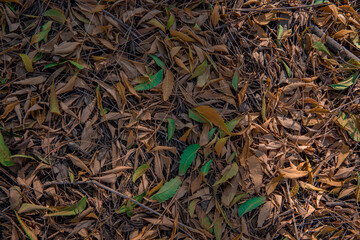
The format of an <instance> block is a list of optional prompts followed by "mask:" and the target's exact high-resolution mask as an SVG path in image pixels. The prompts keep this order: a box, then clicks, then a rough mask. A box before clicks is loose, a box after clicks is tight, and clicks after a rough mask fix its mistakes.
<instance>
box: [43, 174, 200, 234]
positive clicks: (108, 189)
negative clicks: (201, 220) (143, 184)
mask: <svg viewBox="0 0 360 240" xmlns="http://www.w3.org/2000/svg"><path fill="white" fill-rule="evenodd" d="M76 184H94V185H96V186H98V187H100V188H102V189H105V190H107V191H109V192H111V193H114V194H116V195H118V196H120V197H121V198H124V199H126V200H129V201H130V202H133V203H135V204H136V205H138V206H139V207H142V208H144V209H146V210H148V211H149V212H151V213H153V214H155V215H157V216H159V217H162V216H163V215H162V214H160V213H159V212H157V211H155V210H153V209H151V208H149V207H147V206H145V205H144V204H142V203H140V202H138V201H136V200H135V199H133V198H131V197H129V196H126V195H124V194H122V193H120V192H118V191H116V190H114V189H111V188H109V187H107V186H105V185H103V184H101V183H99V182H97V181H94V180H89V181H83V182H73V183H71V182H66V181H59V182H49V183H46V184H44V186H43V187H47V186H50V185H76ZM165 217H166V218H167V219H168V220H170V221H171V222H174V221H175V220H174V219H172V218H169V217H167V216H165ZM178 225H179V226H181V227H184V228H187V229H188V230H190V231H192V232H196V233H199V234H203V233H202V232H200V231H198V230H196V229H194V228H192V227H189V226H187V225H185V224H183V223H180V222H178ZM179 229H180V230H182V231H183V232H184V233H186V234H187V235H188V236H189V237H190V238H191V239H194V238H193V237H192V236H191V234H190V233H189V232H187V231H186V230H184V229H183V228H180V227H179Z"/></svg>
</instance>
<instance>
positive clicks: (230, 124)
mask: <svg viewBox="0 0 360 240" xmlns="http://www.w3.org/2000/svg"><path fill="white" fill-rule="evenodd" d="M243 118H244V116H240V117H237V118H234V119H233V120H231V121H229V122H226V123H225V124H226V126H227V128H228V129H229V131H230V132H232V131H233V130H234V129H235V127H236V126H237V125H238V124H239V122H240V121H241V120H242V119H243ZM224 134H225V133H224V131H223V130H220V137H223V136H224Z"/></svg>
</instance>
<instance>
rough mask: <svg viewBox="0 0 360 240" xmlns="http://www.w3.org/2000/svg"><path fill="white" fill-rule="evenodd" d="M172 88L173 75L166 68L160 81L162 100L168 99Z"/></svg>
mask: <svg viewBox="0 0 360 240" xmlns="http://www.w3.org/2000/svg"><path fill="white" fill-rule="evenodd" d="M173 88H174V75H173V73H172V72H171V71H170V70H169V69H166V72H165V78H164V80H163V82H162V90H163V99H164V101H167V100H168V99H169V97H170V95H171V92H172V90H173Z"/></svg>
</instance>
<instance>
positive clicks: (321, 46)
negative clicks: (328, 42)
mask: <svg viewBox="0 0 360 240" xmlns="http://www.w3.org/2000/svg"><path fill="white" fill-rule="evenodd" d="M312 47H313V48H315V49H317V50H319V51H322V52H324V53H326V54H327V55H329V56H331V54H330V52H329V50H328V49H327V48H326V47H325V45H324V44H323V43H322V42H320V41H316V42H314V44H313V46H312Z"/></svg>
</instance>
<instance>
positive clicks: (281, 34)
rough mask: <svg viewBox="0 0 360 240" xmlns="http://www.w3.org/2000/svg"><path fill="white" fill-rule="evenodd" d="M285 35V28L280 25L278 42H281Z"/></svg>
mask: <svg viewBox="0 0 360 240" xmlns="http://www.w3.org/2000/svg"><path fill="white" fill-rule="evenodd" d="M283 35H284V27H283V26H282V25H279V31H278V35H277V40H280V39H281V38H282V36H283Z"/></svg>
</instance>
